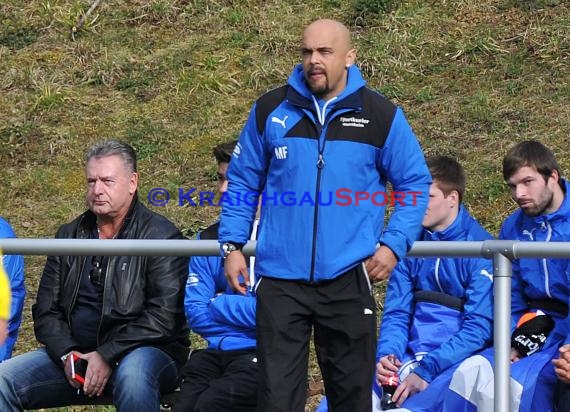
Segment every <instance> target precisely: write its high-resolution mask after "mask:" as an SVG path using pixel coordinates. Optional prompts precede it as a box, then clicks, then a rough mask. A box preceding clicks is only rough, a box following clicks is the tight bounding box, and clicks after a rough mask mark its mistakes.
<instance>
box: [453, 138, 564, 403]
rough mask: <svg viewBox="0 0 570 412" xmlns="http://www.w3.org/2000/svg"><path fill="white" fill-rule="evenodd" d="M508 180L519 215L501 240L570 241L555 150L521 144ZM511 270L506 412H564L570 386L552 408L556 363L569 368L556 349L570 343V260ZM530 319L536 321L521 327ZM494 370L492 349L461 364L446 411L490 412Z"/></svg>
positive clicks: (507, 166) (531, 262)
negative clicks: (510, 331)
mask: <svg viewBox="0 0 570 412" xmlns="http://www.w3.org/2000/svg"><path fill="white" fill-rule="evenodd" d="M503 178H504V179H505V182H506V183H507V185H508V187H509V189H510V190H511V196H512V198H513V200H514V201H515V202H516V203H517V204H518V206H519V208H518V209H517V210H516V211H515V212H513V213H512V214H511V215H510V216H509V217H507V219H506V220H505V221H504V222H503V225H502V227H501V232H500V234H499V239H502V240H516V241H520V242H568V241H570V223H569V222H570V202H569V200H568V193H569V190H570V186H569V185H568V181H567V180H565V179H563V178H562V173H561V170H560V167H559V165H558V162H557V161H556V158H555V156H554V154H553V152H552V151H551V150H550V149H548V148H547V147H546V146H544V145H543V144H542V143H540V142H538V141H535V140H528V141H522V142H519V143H517V144H516V145H514V146H513V147H512V148H511V149H509V151H508V152H507V154H506V155H505V157H504V159H503ZM512 264H513V267H512V285H511V330H512V334H511V362H512V363H511V379H510V400H509V402H510V408H509V409H510V411H512V412H535V411H540V412H549V411H553V410H556V411H560V412H561V411H566V410H568V409H564V408H566V407H567V405H566V402H567V399H568V398H566V397H565V395H564V393H563V392H564V390H565V388H566V389H568V387H567V386H565V385H561V386H560V387H559V388H558V389H559V391H560V393H559V394H558V395H559V402H561V403H559V404H558V405H556V407H555V405H554V403H555V402H556V399H557V397H556V396H555V391H556V388H557V381H558V379H557V376H556V373H555V372H561V371H558V370H557V371H555V369H554V365H553V362H554V363H561V362H562V363H563V362H564V358H565V356H566V355H564V353H563V352H562V354H560V356H561V359H558V360H556V358H558V357H559V348H560V347H561V346H563V345H564V344H567V343H570V330H569V329H568V299H569V296H570V294H569V283H568V282H569V280H568V274H569V273H570V260H568V259H557V258H519V259H514V260H513V262H512ZM529 315H531V316H530V317H531V320H529V321H528V322H524V323H523V322H521V321H522V320H524V319H525V318H527V317H529ZM532 316H534V318H532ZM564 350H565V349H563V351H564ZM493 364H494V351H493V349H489V350H487V351H484V352H483V353H481V354H480V355H477V356H473V357H471V358H469V359H467V360H466V361H464V362H463V363H462V364H461V365H460V366H459V367H458V368H457V370H456V371H455V373H454V375H453V379H452V381H451V384H450V386H449V390H448V391H446V393H445V407H446V408H447V409H446V410H449V411H454V412H456V411H457V412H462V411H464V412H474V411H486V410H492V408H493V402H494V373H493ZM556 366H557V368H558V366H559V365H556ZM560 377H561V376H559V378H560ZM562 378H563V376H562ZM562 382H563V381H562Z"/></svg>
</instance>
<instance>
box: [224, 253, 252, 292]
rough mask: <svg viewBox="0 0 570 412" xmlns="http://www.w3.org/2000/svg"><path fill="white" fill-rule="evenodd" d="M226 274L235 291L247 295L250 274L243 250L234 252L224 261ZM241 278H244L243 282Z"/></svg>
mask: <svg viewBox="0 0 570 412" xmlns="http://www.w3.org/2000/svg"><path fill="white" fill-rule="evenodd" d="M224 274H225V275H226V279H227V280H228V283H229V284H230V286H231V287H232V289H233V290H235V291H236V292H239V293H241V294H242V295H245V294H246V293H247V288H248V287H249V273H248V271H247V264H246V263H245V256H244V255H243V253H242V252H241V250H234V251H233V252H231V253H230V254H229V255H228V257H227V258H226V259H225V260H224ZM240 278H243V279H241V280H242V281H240Z"/></svg>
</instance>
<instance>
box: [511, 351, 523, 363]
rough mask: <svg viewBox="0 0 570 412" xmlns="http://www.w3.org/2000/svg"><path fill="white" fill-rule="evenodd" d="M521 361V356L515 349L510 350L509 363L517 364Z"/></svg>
mask: <svg viewBox="0 0 570 412" xmlns="http://www.w3.org/2000/svg"><path fill="white" fill-rule="evenodd" d="M521 359H522V356H521V354H520V353H519V351H518V350H516V349H515V348H511V363H515V362H518V361H520V360H521Z"/></svg>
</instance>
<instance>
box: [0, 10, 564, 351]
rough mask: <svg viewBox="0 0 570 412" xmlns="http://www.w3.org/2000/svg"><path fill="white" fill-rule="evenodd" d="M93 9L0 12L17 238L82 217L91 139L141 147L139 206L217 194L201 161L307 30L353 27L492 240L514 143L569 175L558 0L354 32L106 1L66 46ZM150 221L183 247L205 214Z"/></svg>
mask: <svg viewBox="0 0 570 412" xmlns="http://www.w3.org/2000/svg"><path fill="white" fill-rule="evenodd" d="M127 3H128V4H127ZM369 3H370V2H369ZM88 6H89V3H88V2H87V1H79V0H76V1H74V0H38V1H34V2H29V1H23V0H5V1H3V2H2V3H1V4H0V19H1V23H2V24H1V25H0V73H1V76H0V161H1V162H2V165H3V167H2V181H3V184H2V187H0V214H1V215H3V216H5V217H6V218H8V219H9V220H10V221H11V223H12V224H13V226H14V227H15V229H16V231H17V233H18V234H19V235H20V236H22V237H51V236H53V233H54V231H55V229H56V228H57V226H58V225H59V224H61V223H62V222H64V221H68V220H70V219H71V218H72V217H74V216H75V215H77V214H78V213H79V212H80V211H82V209H83V200H82V197H83V192H84V189H83V171H82V156H83V153H84V152H85V150H86V148H87V147H88V146H89V145H90V144H91V143H93V142H95V141H98V140H100V139H102V138H104V137H117V138H121V139H125V140H127V141H129V142H131V143H132V144H133V145H134V146H135V147H136V148H137V149H138V151H139V155H140V157H141V161H140V171H141V175H142V188H141V194H142V197H143V200H144V201H146V193H148V190H149V189H150V188H152V187H165V188H167V189H171V190H175V189H176V188H177V187H185V188H191V187H196V188H198V190H213V189H214V188H215V169H214V165H213V160H212V158H211V156H210V152H211V147H212V146H213V145H215V144H216V143H218V142H221V141H224V140H228V139H230V138H234V137H236V136H237V134H238V133H239V130H240V128H241V125H243V123H244V121H245V119H246V116H247V113H248V110H249V108H250V106H251V103H252V102H253V100H254V99H255V98H256V97H257V96H259V95H260V94H261V93H262V92H264V91H266V90H268V89H270V88H272V87H275V86H277V85H279V84H281V83H282V82H283V81H284V79H285V78H286V77H287V75H288V73H289V72H290V70H291V67H292V65H293V64H295V63H296V62H298V61H299V58H298V54H297V45H298V38H299V34H300V32H301V30H302V27H303V26H305V25H306V24H307V23H308V22H310V21H311V20H313V19H315V18H317V17H333V18H337V19H340V20H342V21H343V22H345V23H346V24H347V25H348V26H349V27H350V28H351V30H352V31H353V32H354V33H355V45H356V46H357V48H358V50H359V62H360V66H361V68H362V69H363V71H364V73H365V77H366V78H367V79H369V82H370V84H371V86H373V87H375V88H378V89H380V90H381V91H382V92H383V93H384V94H385V95H387V96H388V97H390V98H392V99H393V100H394V101H395V102H397V103H398V104H400V105H402V106H403V108H404V110H405V111H406V113H407V116H408V118H409V120H410V123H411V124H412V126H413V128H414V130H415V131H416V133H417V135H418V137H419V139H420V141H421V143H422V145H423V147H424V149H425V151H426V153H428V154H435V153H438V154H451V155H453V156H456V157H458V158H459V159H460V160H461V161H462V162H463V164H464V166H465V168H466V170H467V173H468V177H469V183H468V194H467V199H466V203H467V205H468V207H469V208H470V210H471V211H472V212H473V213H474V214H475V215H476V216H477V217H478V218H479V219H480V220H481V222H482V223H483V224H484V225H485V226H486V227H487V228H488V229H489V230H490V231H491V232H493V233H497V231H498V228H499V226H500V222H501V221H502V219H503V218H504V217H505V216H506V215H507V214H508V213H510V212H511V211H512V210H513V209H514V204H513V203H512V202H511V201H510V200H509V197H508V194H507V192H506V190H505V188H504V185H503V182H502V180H501V176H500V167H501V166H500V162H501V158H502V156H503V155H504V153H505V151H506V149H507V148H508V147H510V146H511V145H512V144H513V143H514V142H516V141H518V140H522V139H528V138H536V139H540V140H542V141H543V142H544V143H546V144H547V145H549V146H550V147H552V148H553V149H554V150H555V151H556V153H557V155H558V158H559V160H560V163H561V165H562V168H563V170H566V171H568V170H570V160H569V159H568V158H567V157H566V156H565V154H566V151H565V148H566V146H567V144H568V130H570V127H569V126H570V120H569V119H570V104H569V103H570V102H569V100H570V98H569V96H570V87H569V80H570V73H569V65H570V61H569V60H570V26H569V23H568V18H567V16H568V15H569V12H570V10H569V8H570V7H569V6H568V4H567V3H565V2H564V1H556V0H534V1H532V0H525V1H515V0H495V1H493V0H480V1H478V2H472V1H461V0H455V1H422V0H410V1H405V2H400V3H399V4H398V6H397V8H396V9H395V10H394V11H393V12H392V13H389V14H387V15H380V16H378V15H370V14H365V15H363V16H359V15H357V14H356V13H355V11H354V8H353V5H352V2H342V1H337V0H321V1H315V2H310V5H305V2H303V1H267V2H263V1H253V0H235V1H231V0H225V1H221V0H220V1H206V0H194V1H191V0H178V1H175V0H133V1H129V2H110V1H105V0H103V2H102V4H101V6H100V7H99V8H98V9H97V10H96V11H95V13H94V14H93V15H92V16H91V17H90V18H89V19H88V21H87V24H86V25H85V26H84V29H83V30H82V31H81V32H80V33H78V34H77V35H76V38H75V40H72V39H71V38H70V28H71V27H72V26H73V25H74V24H75V22H76V20H77V18H78V16H79V15H80V13H81V12H82V11H83V12H84V11H85V10H86V9H87V8H88ZM155 210H157V211H159V212H162V213H164V214H165V215H167V216H168V217H170V218H171V219H172V220H174V221H175V222H176V223H177V224H178V225H179V226H180V227H182V228H184V229H185V231H186V233H187V234H188V235H189V236H190V235H193V234H194V233H195V231H196V230H198V229H199V228H201V227H204V226H205V225H207V224H208V222H211V221H212V220H213V219H214V218H215V216H216V214H217V211H216V210H215V209H214V208H210V207H201V208H189V207H179V206H177V205H176V201H175V200H174V201H171V203H170V204H169V205H168V206H167V207H164V208H155ZM43 260H44V259H43V258H42V257H27V258H26V263H27V265H28V267H27V280H28V289H29V297H30V300H29V304H28V305H27V307H26V311H25V314H26V319H25V326H24V327H23V329H22V339H20V342H19V345H18V350H19V351H23V350H27V349H29V348H30V347H33V346H34V345H35V343H34V339H33V331H32V326H31V322H30V310H29V309H30V305H31V303H32V301H33V298H34V296H35V289H36V287H37V280H38V277H39V274H40V273H41V266H42V263H43Z"/></svg>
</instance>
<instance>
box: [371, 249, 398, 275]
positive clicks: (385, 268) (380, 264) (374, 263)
mask: <svg viewBox="0 0 570 412" xmlns="http://www.w3.org/2000/svg"><path fill="white" fill-rule="evenodd" d="M397 263H398V259H397V258H396V255H394V252H392V250H391V249H390V248H389V247H388V246H383V245H382V246H380V247H379V248H378V249H377V250H376V253H374V255H372V256H371V257H369V258H368V259H366V261H365V262H364V264H365V265H366V271H367V272H368V277H369V278H370V281H372V282H378V281H380V280H387V279H388V278H389V277H390V274H391V273H392V270H394V268H395V267H396V264H397Z"/></svg>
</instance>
